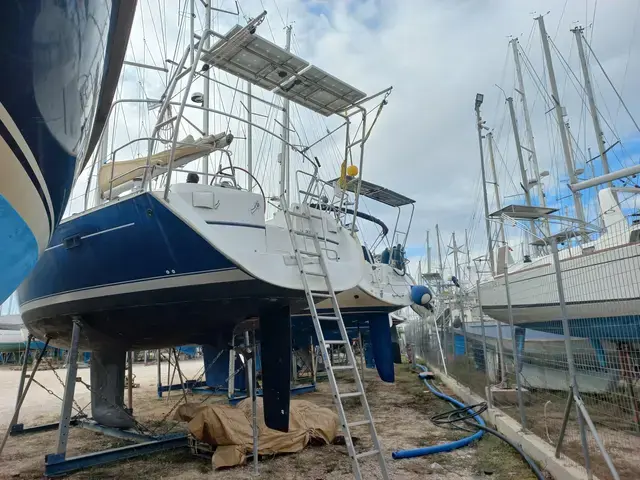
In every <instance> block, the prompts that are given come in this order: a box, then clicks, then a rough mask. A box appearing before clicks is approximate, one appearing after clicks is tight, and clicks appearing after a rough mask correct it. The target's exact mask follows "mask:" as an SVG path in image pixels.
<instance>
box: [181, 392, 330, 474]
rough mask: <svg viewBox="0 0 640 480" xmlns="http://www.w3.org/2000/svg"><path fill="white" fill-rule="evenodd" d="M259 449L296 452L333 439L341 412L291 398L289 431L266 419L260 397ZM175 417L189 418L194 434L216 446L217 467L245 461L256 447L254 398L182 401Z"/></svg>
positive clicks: (189, 426)
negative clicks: (233, 403)
mask: <svg viewBox="0 0 640 480" xmlns="http://www.w3.org/2000/svg"><path fill="white" fill-rule="evenodd" d="M257 409H258V413H257V420H258V453H259V454H260V455H275V454H278V453H295V452H299V451H300V450H302V449H303V448H305V447H306V446H307V445H308V444H309V443H310V442H313V443H314V444H318V443H319V444H329V443H333V442H334V441H335V439H336V436H337V435H338V432H340V422H339V421H338V416H337V415H336V414H335V413H334V412H333V411H331V410H329V409H328V408H323V407H319V406H317V405H315V404H313V403H311V402H308V401H306V400H292V401H291V409H290V412H289V431H288V432H279V431H277V430H272V429H270V428H267V426H266V425H265V423H264V414H263V407H262V398H258V399H257ZM175 418H176V419H177V420H183V421H187V422H189V424H188V428H189V432H190V433H191V435H193V436H194V437H195V438H196V439H197V440H198V441H200V442H205V443H208V444H210V445H213V446H215V447H216V450H215V453H214V454H213V458H212V463H213V466H214V467H215V468H222V467H232V466H235V465H242V464H244V463H245V462H246V459H247V454H248V453H251V452H252V451H253V429H252V427H251V425H252V410H251V399H245V400H243V401H241V402H240V403H239V404H238V405H237V406H235V407H232V406H230V405H194V404H186V405H182V406H181V407H180V408H179V409H178V410H177V412H176V414H175Z"/></svg>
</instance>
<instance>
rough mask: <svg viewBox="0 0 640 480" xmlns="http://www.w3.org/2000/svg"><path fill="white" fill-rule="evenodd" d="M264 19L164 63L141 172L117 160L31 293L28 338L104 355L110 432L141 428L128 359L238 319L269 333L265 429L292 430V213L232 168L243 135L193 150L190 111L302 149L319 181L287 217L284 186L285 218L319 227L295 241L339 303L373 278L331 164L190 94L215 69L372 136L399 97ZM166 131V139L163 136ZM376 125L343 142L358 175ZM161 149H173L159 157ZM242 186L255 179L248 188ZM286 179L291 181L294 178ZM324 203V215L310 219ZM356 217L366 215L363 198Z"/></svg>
mask: <svg viewBox="0 0 640 480" xmlns="http://www.w3.org/2000/svg"><path fill="white" fill-rule="evenodd" d="M265 15H266V12H263V13H262V14H260V15H259V16H257V17H255V18H254V19H252V20H250V21H249V22H248V23H247V24H246V25H244V26H240V25H236V26H234V27H233V28H231V29H230V30H229V31H227V32H226V33H224V34H222V33H217V32H215V31H213V30H210V29H206V30H205V31H204V32H202V34H201V35H199V36H197V38H196V36H195V35H191V38H192V41H191V44H190V45H189V46H188V47H187V48H186V49H185V51H184V53H183V55H182V57H181V59H179V60H178V61H177V62H173V61H170V62H167V63H166V66H167V68H171V70H172V74H171V76H170V80H169V82H168V85H167V87H166V90H165V92H164V93H163V94H162V96H161V98H159V99H155V100H152V99H140V100H130V102H138V103H145V104H148V105H151V106H152V107H154V108H155V109H156V110H157V120H156V123H155V127H154V129H153V132H152V135H150V136H149V137H145V138H140V139H137V140H133V141H131V142H129V143H132V142H143V144H145V145H147V146H148V151H147V154H146V157H143V158H145V161H143V162H131V163H124V162H123V165H126V166H121V165H119V163H120V162H119V161H116V160H115V156H116V153H117V151H119V150H120V149H122V148H123V146H119V147H116V148H115V149H114V151H113V152H112V153H111V154H110V155H109V158H110V160H111V161H110V162H109V163H107V164H106V165H103V166H101V167H99V168H100V171H99V174H98V186H97V189H98V192H99V196H100V197H101V198H102V199H103V202H101V203H99V204H98V205H97V206H95V207H93V208H89V209H87V210H85V211H83V212H81V213H78V214H75V215H73V216H71V217H70V218H68V219H66V220H65V221H63V222H62V223H61V224H60V226H59V227H58V228H57V230H56V231H55V233H54V235H53V238H52V241H51V243H50V246H49V248H47V250H46V251H45V253H44V254H43V256H42V259H41V261H40V262H39V263H38V265H37V266H36V268H35V270H34V271H33V273H32V274H31V276H30V277H29V278H28V279H27V280H26V281H25V282H24V283H23V284H22V285H21V287H20V290H19V298H20V302H21V303H20V310H21V313H22V317H23V319H24V322H25V325H26V326H27V328H28V329H29V330H30V331H31V332H32V333H34V334H35V335H36V336H38V337H40V338H44V337H48V338H50V341H51V343H52V344H53V345H60V346H68V345H69V342H70V341H71V340H73V339H74V338H77V339H78V341H79V345H80V348H81V349H88V350H92V351H93V355H92V364H91V367H92V382H91V383H92V385H98V386H101V387H103V388H102V392H100V393H96V394H93V395H92V411H93V415H94V418H95V419H96V420H97V421H99V422H100V423H103V424H105V425H108V426H114V427H127V426H130V425H131V423H132V419H131V417H130V416H129V415H127V414H126V412H124V411H123V410H122V408H121V407H119V405H122V404H123V402H122V396H123V390H122V388H120V387H121V386H122V384H123V381H124V360H125V355H124V352H126V351H127V350H131V349H149V348H162V347H167V346H174V345H181V344H194V343H195V344H210V345H219V344H221V343H223V344H226V343H227V342H228V340H229V338H231V333H232V332H233V331H234V329H235V327H236V326H237V325H238V324H241V323H242V322H258V324H259V328H260V331H261V338H262V365H263V381H264V391H265V397H264V402H265V420H266V422H267V424H268V425H269V426H270V427H272V428H277V429H286V428H287V425H288V405H289V379H288V376H283V375H282V371H286V372H289V371H291V369H290V368H287V367H290V362H291V354H290V353H291V352H290V338H291V333H290V315H291V314H292V313H296V312H298V311H301V310H302V309H303V308H304V307H305V306H306V299H305V292H304V289H303V285H302V284H301V280H300V271H299V267H298V264H297V262H296V259H295V257H294V251H293V248H294V247H293V245H292V242H291V236H290V232H289V228H288V227H287V223H286V221H285V218H284V215H275V216H274V217H273V218H271V219H268V220H267V219H266V218H265V212H266V209H267V202H268V201H270V197H267V196H266V195H265V192H264V190H263V188H262V186H261V184H260V182H259V181H258V179H257V178H256V176H255V175H254V174H253V172H252V171H251V170H250V169H245V168H243V167H240V166H237V165H234V163H233V157H232V151H231V149H230V148H231V147H230V145H233V142H234V134H233V133H232V132H230V131H223V132H218V133H217V134H215V135H213V136H210V135H209V134H208V132H207V131H204V132H203V133H204V135H203V137H202V138H201V139H200V140H196V141H193V140H192V139H191V138H189V137H186V138H185V137H184V136H183V135H181V132H182V131H183V130H184V129H185V123H183V122H182V120H183V119H184V120H186V121H187V122H186V123H189V121H188V119H187V117H185V115H184V113H185V110H187V109H195V110H196V111H201V112H205V113H206V114H207V115H208V114H215V115H219V116H221V117H223V118H230V119H233V120H235V121H237V122H240V123H242V124H244V125H245V126H246V127H248V129H249V132H251V130H252V129H256V130H260V131H261V132H263V133H264V134H265V135H268V136H272V137H275V138H276V139H278V141H281V142H283V144H284V145H285V148H284V151H285V153H286V155H289V154H290V153H292V152H294V153H295V154H296V155H297V156H299V157H300V158H301V159H304V162H305V165H306V166H307V168H308V170H310V171H306V172H299V173H301V175H302V176H304V177H305V178H306V181H305V182H304V183H301V184H300V187H299V188H298V191H299V192H300V194H299V198H300V200H299V202H291V204H289V200H290V198H291V197H292V196H291V195H290V192H289V187H290V182H289V181H286V180H285V181H282V182H281V184H280V185H281V191H280V195H279V197H277V200H278V201H279V202H280V207H282V206H286V207H287V208H288V210H290V211H292V212H296V211H309V210H312V213H311V215H310V218H309V219H308V222H309V223H307V224H302V223H300V224H296V225H297V228H303V226H302V225H307V226H306V227H304V228H307V229H308V228H310V229H311V230H313V232H306V231H304V230H301V231H300V232H299V233H298V234H299V235H302V236H304V235H307V236H308V237H312V236H313V235H314V234H317V238H318V240H319V241H320V244H321V245H322V249H323V250H324V251H325V252H329V253H328V254H327V255H326V264H327V271H328V276H329V277H330V279H331V283H332V284H333V288H334V289H335V290H336V291H339V292H340V291H346V290H349V289H352V288H354V287H355V286H356V285H357V284H358V282H359V281H360V280H361V278H362V276H363V262H362V250H361V247H360V245H359V243H358V242H357V240H356V239H355V236H354V230H353V228H349V227H348V226H346V225H345V224H344V223H343V216H342V215H341V214H340V208H339V206H340V205H341V204H342V203H343V202H344V193H341V192H339V191H337V190H336V191H335V195H326V194H324V193H323V187H322V183H321V182H320V181H319V174H320V166H319V162H318V161H317V160H316V159H315V158H313V157H311V156H310V154H309V148H310V147H309V146H307V147H304V146H299V145H293V144H292V143H291V142H289V141H287V139H286V138H282V137H281V136H280V135H278V134H277V133H273V132H271V131H269V130H268V129H267V128H265V127H264V126H262V125H259V124H257V123H256V122H254V121H253V119H252V116H251V113H250V112H249V115H248V118H241V117H239V116H237V115H233V114H232V113H229V112H228V111H224V110H217V109H215V108H210V107H209V106H208V104H207V103H206V101H207V100H206V98H205V99H204V102H203V101H202V100H203V99H202V95H201V94H199V93H198V92H192V87H194V81H195V80H196V79H200V78H201V77H202V76H203V75H204V79H205V80H204V83H205V85H206V83H208V81H209V80H211V77H208V76H207V75H205V74H203V72H210V71H212V70H213V69H215V70H219V71H223V72H227V73H228V74H231V75H233V76H236V77H238V78H240V79H242V80H244V81H246V82H248V83H249V84H250V85H252V86H254V87H259V88H261V89H263V90H266V91H267V92H272V93H273V94H274V95H275V97H276V98H278V97H280V98H284V99H285V102H284V105H285V106H284V110H285V111H286V110H287V109H288V108H289V107H288V102H289V101H291V102H293V103H295V104H298V105H301V106H303V107H305V108H307V109H309V110H310V111H312V112H315V113H317V114H320V115H322V116H337V117H338V118H341V119H342V121H343V122H345V123H349V122H351V118H352V117H353V115H354V114H355V113H357V114H358V115H359V116H361V118H363V121H362V123H363V125H365V122H364V117H366V115H367V113H368V110H367V104H368V102H369V101H370V100H372V99H373V98H377V97H380V96H383V95H386V94H388V92H389V91H390V89H385V90H383V91H381V92H379V93H377V94H375V95H373V96H367V95H366V94H365V93H363V92H361V91H360V90H358V89H356V88H354V87H352V86H350V85H349V84H347V83H345V82H343V81H341V80H339V79H337V78H335V77H333V76H331V75H330V74H328V73H326V72H324V71H323V70H321V69H319V68H318V67H315V66H313V65H311V64H309V63H308V62H306V61H305V60H303V59H301V58H299V57H297V56H295V55H293V54H291V53H290V52H288V51H287V50H285V49H283V48H281V47H279V46H277V45H275V44H273V43H271V42H270V41H268V40H266V39H265V38H263V37H261V36H260V35H258V33H257V30H258V27H259V26H260V24H261V23H262V21H263V20H264V18H265ZM212 39H213V40H214V41H213V43H212V44H211V45H210V46H209V40H212ZM172 66H173V67H172ZM211 81H213V80H211ZM180 82H182V83H183V84H184V85H181V88H180V87H179V84H180ZM236 90H237V89H236ZM243 94H244V95H245V96H246V98H255V96H254V95H252V94H251V93H248V92H247V93H243ZM178 95H179V100H174V98H175V97H176V96H178ZM126 101H127V100H119V102H126ZM190 102H191V103H190ZM385 103H386V102H385ZM167 127H170V132H171V135H170V138H163V137H162V133H163V132H164V131H165V130H166V128H167ZM370 128H371V127H370ZM370 128H369V129H368V130H366V131H365V129H364V128H361V129H359V130H356V131H357V132H359V133H357V135H359V137H358V138H356V139H354V138H350V137H349V135H348V134H347V135H346V137H345V152H347V155H349V152H350V149H351V148H353V147H354V146H357V147H358V148H359V149H360V152H361V155H360V165H359V167H360V168H359V170H360V172H362V164H363V157H362V154H363V152H364V146H365V143H366V141H367V138H368V136H369V134H370V133H371V129H370ZM199 130H200V131H202V130H203V129H199ZM347 132H348V130H347ZM283 137H286V135H283ZM327 137H328V135H327V136H325V137H323V138H321V139H319V140H318V141H317V142H319V141H321V140H323V139H324V138H327ZM178 138H183V140H182V141H178ZM317 142H316V143H317ZM160 144H162V145H163V148H162V149H159V150H160V151H159V152H158V153H155V151H156V148H157V147H158V145H160ZM214 152H215V153H217V154H219V155H221V158H222V160H221V162H220V165H219V167H218V169H217V171H215V172H214V173H211V174H209V173H208V172H207V171H206V170H205V171H194V170H191V169H190V168H189V165H188V164H187V163H188V162H189V161H192V160H194V159H195V158H197V157H198V156H199V157H204V156H206V155H208V154H212V153H214ZM281 164H282V165H285V162H281ZM105 171H106V172H109V175H108V177H107V176H106V175H105V173H104V172H105ZM185 174H186V175H188V176H187V181H186V182H185V181H184V180H182V179H183V178H184V175H185ZM241 175H245V176H247V177H248V178H249V179H250V180H249V185H250V186H249V187H248V188H245V186H243V185H242V181H241ZM107 178H108V181H106V180H107ZM281 178H283V179H286V178H288V177H287V172H286V171H282V177H281ZM199 181H202V183H199ZM358 181H359V180H358ZM107 186H108V189H107V188H106V187H107ZM252 187H253V188H252ZM125 189H128V191H125ZM119 191H121V192H122V193H119V194H118V192H119ZM312 201H313V202H314V203H316V204H317V205H316V206H314V207H313V208H311V207H310V205H309V204H310V203H311V202H312ZM354 209H355V210H356V212H355V213H356V214H357V197H356V207H355V208H354ZM305 218H306V217H305ZM297 220H302V219H301V218H300V219H297ZM309 225H310V227H309ZM305 241H306V240H305ZM309 242H311V238H309ZM298 248H301V247H300V245H299V246H298ZM307 249H308V250H312V248H311V247H310V246H307ZM303 256H304V257H305V263H306V268H307V269H308V270H307V271H308V273H307V275H309V278H310V279H309V286H310V288H311V290H316V291H322V290H324V289H325V288H326V287H325V282H324V280H323V279H322V278H320V275H321V272H320V265H319V262H318V258H317V257H318V255H317V254H315V255H312V254H309V253H303ZM314 272H316V274H317V275H318V279H317V280H315V279H314V278H312V276H313V275H314ZM322 276H324V275H322ZM94 377H95V378H94Z"/></svg>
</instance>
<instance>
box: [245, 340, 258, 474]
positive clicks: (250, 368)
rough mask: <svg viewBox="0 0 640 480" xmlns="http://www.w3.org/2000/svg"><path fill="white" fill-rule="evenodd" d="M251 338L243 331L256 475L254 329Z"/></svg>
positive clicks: (256, 417)
mask: <svg viewBox="0 0 640 480" xmlns="http://www.w3.org/2000/svg"><path fill="white" fill-rule="evenodd" d="M252 333H253V335H252V337H253V338H251V339H250V338H249V332H248V331H247V332H244V343H245V347H246V349H247V353H248V355H247V363H246V365H247V373H248V374H249V375H248V382H247V394H248V397H249V398H251V416H252V418H251V428H252V430H253V474H254V475H258V414H257V411H258V407H257V404H256V402H257V400H256V384H255V381H256V366H255V364H256V362H255V357H256V344H255V331H254V332H252Z"/></svg>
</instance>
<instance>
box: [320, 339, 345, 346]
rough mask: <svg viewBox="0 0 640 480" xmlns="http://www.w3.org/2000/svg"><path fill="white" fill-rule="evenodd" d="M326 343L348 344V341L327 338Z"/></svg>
mask: <svg viewBox="0 0 640 480" xmlns="http://www.w3.org/2000/svg"><path fill="white" fill-rule="evenodd" d="M324 343H326V344H327V345H346V344H347V342H345V341H344V340H325V341H324Z"/></svg>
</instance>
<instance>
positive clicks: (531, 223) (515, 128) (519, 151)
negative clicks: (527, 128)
mask: <svg viewBox="0 0 640 480" xmlns="http://www.w3.org/2000/svg"><path fill="white" fill-rule="evenodd" d="M507 103H508V104H509V115H510V116H511V127H512V128H513V139H514V141H515V143H516V153H517V154H518V164H519V165H520V179H521V182H522V183H521V184H520V185H521V186H522V189H523V190H524V201H525V203H526V204H527V206H529V207H530V206H531V194H530V193H529V179H528V177H527V169H526V168H525V165H524V158H523V157H522V145H521V144H520V132H518V120H517V119H516V110H515V108H513V97H509V98H507ZM529 226H530V228H531V233H532V234H535V232H536V230H535V228H536V224H535V223H534V221H533V220H530V221H529ZM525 251H526V252H528V251H529V242H526V246H525Z"/></svg>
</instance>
